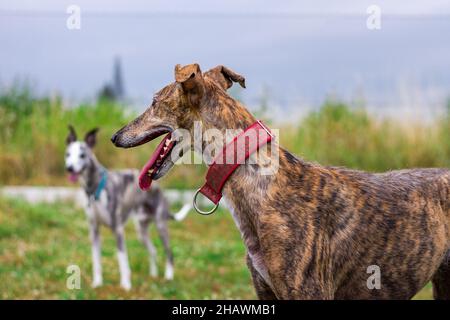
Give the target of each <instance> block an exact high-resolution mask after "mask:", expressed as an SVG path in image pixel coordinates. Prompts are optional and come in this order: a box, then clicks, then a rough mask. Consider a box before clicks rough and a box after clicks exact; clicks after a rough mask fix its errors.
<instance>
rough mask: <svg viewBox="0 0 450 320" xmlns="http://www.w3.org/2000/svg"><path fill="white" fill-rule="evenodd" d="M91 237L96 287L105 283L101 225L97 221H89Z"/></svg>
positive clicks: (94, 284)
mask: <svg viewBox="0 0 450 320" xmlns="http://www.w3.org/2000/svg"><path fill="white" fill-rule="evenodd" d="M89 237H90V238H91V244H92V273H93V274H92V276H93V277H92V287H93V288H96V287H99V286H101V285H102V284H103V277H102V262H101V242H100V230H99V225H98V223H96V222H92V221H91V222H90V223H89Z"/></svg>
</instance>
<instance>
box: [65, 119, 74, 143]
mask: <svg viewBox="0 0 450 320" xmlns="http://www.w3.org/2000/svg"><path fill="white" fill-rule="evenodd" d="M75 141H77V133H76V132H75V129H74V128H73V126H72V125H71V124H69V134H68V135H67V138H66V144H68V145H69V144H71V143H72V142H75Z"/></svg>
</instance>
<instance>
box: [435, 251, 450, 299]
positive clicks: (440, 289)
mask: <svg viewBox="0 0 450 320" xmlns="http://www.w3.org/2000/svg"><path fill="white" fill-rule="evenodd" d="M432 283H433V297H434V299H436V300H450V252H448V253H447V256H446V257H445V258H444V261H442V263H441V265H440V266H439V268H438V270H437V271H436V272H435V274H434V275H433V278H432Z"/></svg>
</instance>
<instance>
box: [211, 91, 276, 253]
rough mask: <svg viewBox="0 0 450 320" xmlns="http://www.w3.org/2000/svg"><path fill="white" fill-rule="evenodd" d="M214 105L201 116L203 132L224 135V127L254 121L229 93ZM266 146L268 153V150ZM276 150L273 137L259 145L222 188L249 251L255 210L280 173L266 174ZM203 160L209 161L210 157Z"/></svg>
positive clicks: (243, 125)
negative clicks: (210, 130) (211, 131)
mask: <svg viewBox="0 0 450 320" xmlns="http://www.w3.org/2000/svg"><path fill="white" fill-rule="evenodd" d="M213 105H218V106H219V107H217V108H213V110H208V111H207V112H205V115H204V116H203V119H202V124H203V127H204V130H205V131H204V132H207V129H211V128H214V129H218V130H220V131H221V133H222V134H223V136H225V132H226V130H227V129H239V130H245V129H247V128H248V127H249V126H250V125H252V124H253V123H254V122H255V121H256V119H255V118H254V117H253V116H252V115H251V114H250V112H248V111H247V109H245V107H244V106H243V105H241V104H240V103H239V102H237V101H235V100H234V99H232V98H230V97H229V96H223V95H222V96H219V97H218V98H217V101H214V104H213ZM232 138H233V137H227V141H225V142H229V141H230V140H231V139H232ZM213 143H214V142H213ZM208 145H209V146H210V145H211V144H208ZM220 146H221V145H217V148H216V150H218V149H220ZM222 146H223V145H222ZM268 149H269V150H270V151H271V152H267V150H268ZM279 150H280V149H279V146H278V144H277V142H276V141H275V140H274V141H272V142H270V143H269V144H268V145H267V146H264V147H262V148H261V149H260V150H259V151H258V152H256V153H255V154H254V155H253V156H255V157H256V158H253V160H255V159H256V161H253V162H251V163H250V161H249V159H250V158H249V159H248V160H247V161H246V163H245V164H242V165H240V166H239V167H238V168H237V169H236V170H235V171H234V172H233V174H232V175H231V176H230V177H229V179H228V180H227V182H226V183H225V185H224V188H223V191H222V192H223V195H224V198H225V200H226V202H227V204H228V207H229V208H230V210H231V212H232V215H233V218H234V220H235V222H236V225H237V227H238V228H239V230H240V232H241V235H242V237H243V240H244V242H245V244H246V246H247V248H248V251H249V253H250V254H251V253H252V252H258V251H259V241H258V240H257V225H258V222H257V221H258V213H259V212H260V209H261V204H262V203H263V201H264V199H265V198H266V194H267V189H268V187H269V185H270V182H271V181H272V180H273V179H274V178H275V175H277V174H279V173H278V172H277V170H278V168H275V169H276V170H275V171H274V172H272V174H267V173H268V171H267V170H268V165H267V164H269V163H275V164H277V162H278V158H277V157H278V152H279ZM206 157H208V155H206ZM204 160H205V161H209V163H210V160H211V159H208V158H207V159H204ZM243 195H245V196H243Z"/></svg>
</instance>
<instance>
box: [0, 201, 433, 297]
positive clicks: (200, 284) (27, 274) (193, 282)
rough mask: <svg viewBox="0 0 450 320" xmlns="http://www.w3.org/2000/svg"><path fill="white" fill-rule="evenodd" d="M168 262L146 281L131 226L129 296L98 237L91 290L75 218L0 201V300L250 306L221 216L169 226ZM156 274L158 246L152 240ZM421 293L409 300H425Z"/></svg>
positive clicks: (81, 224)
mask: <svg viewBox="0 0 450 320" xmlns="http://www.w3.org/2000/svg"><path fill="white" fill-rule="evenodd" d="M151 233H152V234H154V233H155V232H151ZM170 233H171V240H172V247H173V250H174V254H175V279H174V281H172V282H168V281H165V280H163V278H162V277H159V278H157V279H155V278H152V277H150V276H149V275H148V260H147V253H146V251H145V250H144V248H143V246H142V245H141V243H140V242H139V241H138V239H137V237H136V235H135V232H134V228H133V225H132V223H129V224H128V228H127V245H128V253H129V258H130V265H131V269H132V282H133V289H132V290H131V291H130V292H126V291H124V290H122V289H121V288H120V287H119V273H118V266H117V261H116V256H115V252H116V251H115V246H114V238H113V237H112V234H111V232H109V230H106V229H104V230H102V237H103V248H102V251H103V259H102V262H103V269H104V273H103V275H104V283H105V284H104V286H103V287H101V288H97V289H92V288H91V287H90V282H91V256H90V245H89V241H88V230H87V222H86V220H85V217H84V213H83V212H82V211H81V210H77V209H74V208H73V206H71V205H68V204H64V203H60V204H57V205H48V204H47V205H44V204H42V205H37V206H31V205H28V204H26V203H24V202H22V201H18V200H6V199H0V298H1V299H255V298H256V296H255V293H254V290H253V287H252V284H251V279H250V274H249V271H248V270H247V267H246V265H245V259H244V255H245V249H244V246H243V243H242V240H241V239H240V236H239V233H238V231H237V229H236V227H235V225H234V222H233V221H232V219H231V216H230V214H229V213H228V212H226V211H225V210H220V211H218V212H216V213H215V214H214V215H212V216H209V217H203V216H200V215H198V214H195V213H192V212H191V213H190V214H189V215H188V217H187V218H186V220H184V221H183V222H181V223H180V222H170ZM152 238H153V240H154V243H155V245H156V246H157V248H158V253H159V263H158V265H159V271H160V275H162V274H163V271H164V270H163V265H164V263H163V262H164V257H163V254H162V247H161V242H160V241H159V239H158V238H157V237H156V236H155V235H154V236H153V237H152ZM71 264H76V265H78V266H79V267H80V269H81V274H82V280H81V289H80V290H69V289H67V288H66V279H67V276H68V274H66V268H67V266H68V265H71ZM430 298H431V285H427V286H426V287H425V288H424V289H423V290H422V291H421V292H420V293H419V294H418V295H417V296H416V299H430Z"/></svg>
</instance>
